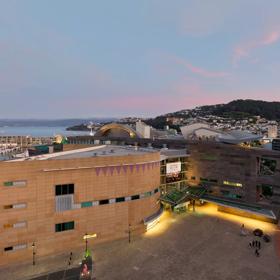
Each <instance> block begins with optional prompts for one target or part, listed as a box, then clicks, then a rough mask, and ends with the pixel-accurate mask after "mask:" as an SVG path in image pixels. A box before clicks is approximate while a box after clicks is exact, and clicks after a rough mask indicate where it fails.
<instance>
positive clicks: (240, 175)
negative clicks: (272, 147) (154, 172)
mask: <svg viewBox="0 0 280 280" xmlns="http://www.w3.org/2000/svg"><path fill="white" fill-rule="evenodd" d="M189 151H190V157H189V158H188V165H187V172H186V176H187V182H188V184H189V185H193V186H198V185H199V186H203V187H204V188H205V190H206V193H205V195H204V197H203V199H205V201H210V202H213V203H216V204H218V205H219V206H220V210H225V209H224V207H227V206H228V207H229V208H232V209H231V210H230V209H229V208H228V209H226V210H228V211H232V212H234V211H237V212H236V214H238V211H240V213H239V214H244V215H245V216H252V217H254V215H256V216H259V217H258V218H263V219H264V220H266V219H267V220H271V221H273V220H274V221H276V220H277V218H278V215H279V209H280V153H279V152H275V151H268V150H264V149H254V148H250V149H248V148H243V147H240V146H235V145H226V144H220V143H215V142H212V143H207V142H203V143H202V142H197V143H196V144H191V145H189ZM234 208H236V209H235V210H234ZM241 212H244V213H241ZM250 213H251V214H252V215H249V214H250Z"/></svg>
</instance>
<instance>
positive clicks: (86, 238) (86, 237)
mask: <svg viewBox="0 0 280 280" xmlns="http://www.w3.org/2000/svg"><path fill="white" fill-rule="evenodd" d="M85 241H86V252H87V247H88V234H87V233H85Z"/></svg>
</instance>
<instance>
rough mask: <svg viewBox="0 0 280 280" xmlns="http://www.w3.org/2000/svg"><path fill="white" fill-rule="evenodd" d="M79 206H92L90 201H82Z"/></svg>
mask: <svg viewBox="0 0 280 280" xmlns="http://www.w3.org/2000/svg"><path fill="white" fill-rule="evenodd" d="M81 207H82V208H86V207H92V202H91V201H86V202H82V203H81Z"/></svg>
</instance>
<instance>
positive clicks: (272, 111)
mask: <svg viewBox="0 0 280 280" xmlns="http://www.w3.org/2000/svg"><path fill="white" fill-rule="evenodd" d="M185 111H188V114H187V115H186V114H183V113H184V112H185ZM167 115H168V116H180V117H182V116H184V117H193V116H207V115H214V116H219V117H228V118H233V119H242V118H244V117H250V116H261V117H263V118H266V119H268V120H278V121H279V120H280V102H268V101H261V100H251V99H246V100H242V99H239V100H234V101H231V102H229V103H227V104H217V105H207V106H201V107H197V108H195V109H192V110H182V111H179V112H175V113H170V114H167Z"/></svg>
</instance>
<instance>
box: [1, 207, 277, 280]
mask: <svg viewBox="0 0 280 280" xmlns="http://www.w3.org/2000/svg"><path fill="white" fill-rule="evenodd" d="M215 209H216V208H215V207H214V206H203V207H196V212H195V213H184V214H180V215H178V214H173V213H169V212H166V213H164V216H163V217H162V219H161V222H160V224H159V225H157V226H156V227H155V228H154V229H152V230H150V231H149V232H147V233H146V234H144V235H143V236H142V237H133V238H132V239H133V240H132V243H130V244H129V243H128V240H121V241H114V242H110V243H107V244H100V245H94V241H93V242H92V243H93V244H91V243H90V246H92V247H91V248H92V249H93V250H94V251H93V252H94V262H95V264H94V267H95V277H96V279H97V280H99V279H108V280H109V279H110V280H111V279H120V280H122V279H133V280H134V279H135V280H138V279H139V280H140V279H141V280H143V279H153V280H156V279H168V280H172V279H174V280H175V279H176V280H179V279H187V280H220V279H221V280H222V279H223V280H237V279H240V280H241V279H244V280H274V279H275V280H279V279H280V262H279V257H278V256H277V253H276V248H277V246H276V244H275V242H276V233H277V234H278V233H279V232H277V227H276V226H275V225H272V224H269V223H264V222H260V221H256V220H252V219H248V218H241V217H238V216H234V215H231V214H224V213H220V212H217V211H216V210H215ZM243 223H244V224H245V229H246V230H248V236H245V237H244V236H240V228H241V225H242V224H243ZM255 228H261V229H262V230H264V232H265V233H268V234H270V235H271V236H272V242H271V243H264V242H262V248H261V250H260V257H256V256H255V254H254V249H252V248H249V242H250V241H252V240H253V239H254V238H255V237H254V236H253V235H252V234H251V231H252V230H253V229H255ZM255 239H256V238H255ZM81 254H82V252H73V256H74V262H73V263H74V264H73V266H74V265H75V264H76V265H77V264H78V262H79V259H80V257H81ZM67 257H68V256H67V255H65V256H59V257H54V258H48V259H46V260H42V261H41V264H40V263H38V264H36V269H38V271H37V272H36V271H33V272H32V269H33V270H34V268H33V267H32V265H30V264H27V265H25V266H14V267H13V268H9V269H1V270H2V273H1V275H2V276H0V279H9V280H12V279H15V280H16V279H21V280H23V279H30V278H31V277H29V276H30V275H31V274H32V273H35V272H36V273H37V274H38V273H44V271H45V270H46V269H49V270H60V269H62V268H65V267H67V266H65V263H66V260H67ZM67 275H68V274H67ZM1 277H2V278H1ZM3 277H4V278H3ZM28 277H29V278H28Z"/></svg>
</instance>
